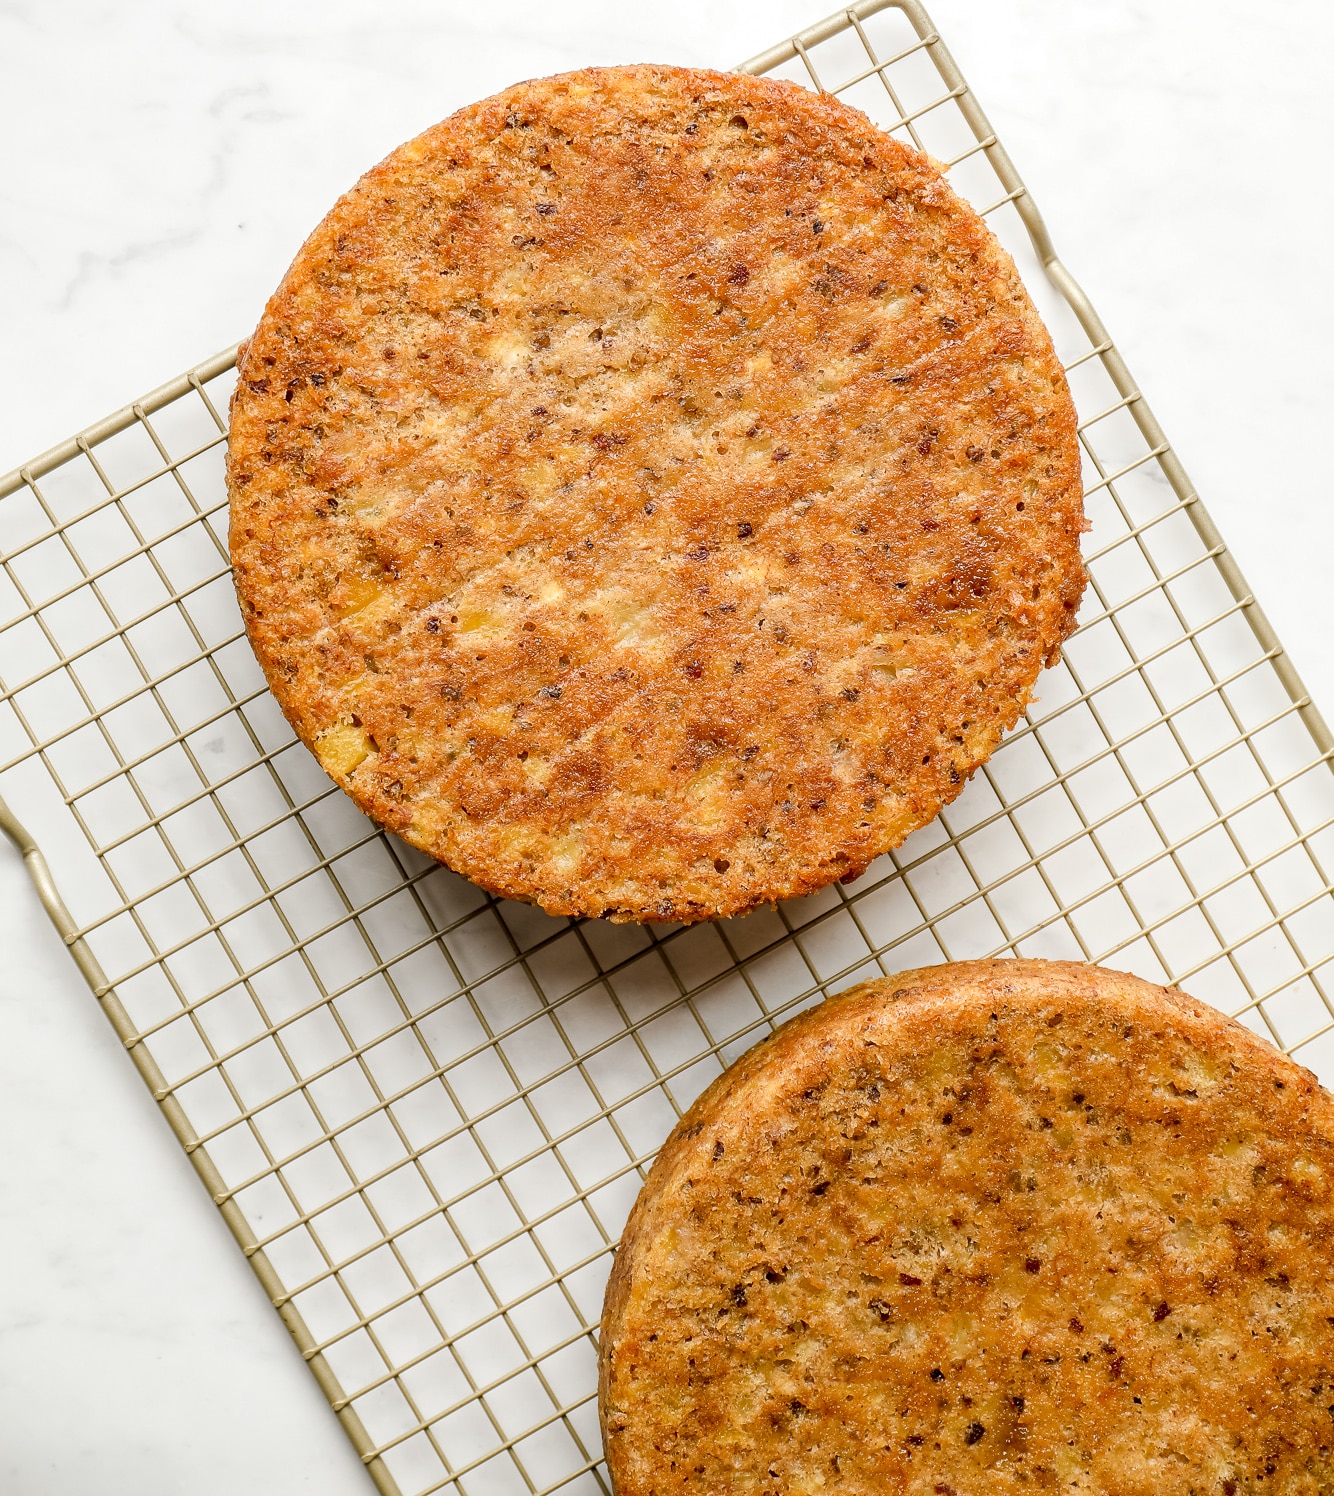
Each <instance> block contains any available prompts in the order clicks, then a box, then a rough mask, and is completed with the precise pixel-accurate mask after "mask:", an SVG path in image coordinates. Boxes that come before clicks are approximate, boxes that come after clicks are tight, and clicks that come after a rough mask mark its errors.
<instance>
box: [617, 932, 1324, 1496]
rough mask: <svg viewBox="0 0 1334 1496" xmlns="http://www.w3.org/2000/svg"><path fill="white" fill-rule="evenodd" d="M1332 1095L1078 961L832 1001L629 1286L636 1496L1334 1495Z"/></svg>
mask: <svg viewBox="0 0 1334 1496" xmlns="http://www.w3.org/2000/svg"><path fill="white" fill-rule="evenodd" d="M1332 1184H1334V1098H1331V1097H1330V1096H1329V1095H1328V1093H1326V1092H1324V1091H1323V1090H1321V1089H1320V1087H1319V1086H1318V1085H1317V1084H1316V1082H1315V1080H1314V1077H1312V1076H1311V1075H1310V1074H1309V1073H1308V1072H1307V1071H1305V1070H1303V1069H1301V1068H1300V1067H1299V1066H1298V1065H1296V1064H1294V1063H1293V1062H1292V1061H1291V1060H1288V1059H1286V1058H1285V1057H1284V1056H1282V1055H1281V1054H1279V1053H1278V1052H1277V1051H1276V1050H1274V1049H1272V1048H1271V1047H1270V1046H1269V1045H1268V1044H1267V1043H1265V1042H1263V1041H1261V1040H1260V1039H1258V1038H1256V1037H1255V1036H1254V1035H1252V1034H1251V1033H1250V1032H1248V1031H1247V1030H1245V1029H1244V1028H1242V1027H1241V1026H1240V1025H1239V1024H1236V1023H1234V1022H1232V1021H1231V1020H1229V1019H1226V1018H1223V1017H1222V1016H1220V1015H1219V1014H1218V1013H1216V1012H1214V1011H1213V1010H1211V1009H1209V1008H1206V1007H1205V1006H1204V1005H1203V1004H1200V1003H1196V1002H1194V1001H1193V1000H1191V999H1190V998H1186V997H1183V996H1182V995H1181V994H1179V993H1176V992H1173V991H1168V990H1165V989H1163V988H1159V987H1154V986H1151V985H1149V984H1148V983H1145V982H1142V981H1140V980H1139V979H1137V978H1135V977H1131V976H1126V975H1124V974H1121V973H1117V972H1111V971H1104V970H1100V969H1098V968H1096V967H1084V966H1079V965H1074V964H1066V963H1046V962H1041V961H995V962H976V963H966V964H962V965H957V966H945V967H936V968H931V969H927V970H921V971H914V972H906V973H903V974H902V975H900V976H898V977H893V978H890V979H888V980H884V981H878V982H873V983H869V984H867V985H865V986H862V987H858V988H856V989H854V990H852V991H850V992H848V993H846V994H844V995H841V996H839V997H837V998H834V999H831V1000H830V1001H829V1002H826V1003H824V1004H823V1005H821V1006H820V1007H818V1008H816V1009H813V1010H810V1011H808V1012H806V1013H804V1014H803V1015H801V1016H800V1017H798V1018H797V1019H795V1020H794V1021H792V1022H791V1023H789V1024H787V1025H785V1026H784V1027H783V1028H781V1029H779V1030H778V1031H777V1033H776V1034H775V1035H774V1036H773V1037H772V1038H771V1039H769V1040H767V1041H766V1042H765V1043H763V1044H761V1045H759V1046H758V1047H757V1048H755V1049H753V1050H751V1051H750V1052H749V1053H748V1054H747V1055H745V1056H743V1058H742V1059H741V1060H740V1061H738V1062H737V1063H736V1064H735V1065H734V1066H733V1067H732V1068H731V1069H730V1070H729V1071H727V1072H726V1073H725V1074H724V1075H723V1076H722V1077H720V1079H719V1080H718V1081H717V1082H715V1084H714V1085H713V1086H712V1087H711V1088H710V1089H709V1090H708V1091H707V1092H706V1093H705V1094H704V1095H703V1096H702V1097H701V1098H700V1099H699V1100H698V1101H697V1102H696V1103H695V1105H694V1106H693V1107H692V1108H691V1109H690V1111H689V1112H688V1113H687V1115H686V1116H685V1117H684V1118H683V1120H682V1122H681V1123H680V1125H679V1126H678V1127H677V1129H676V1130H675V1132H674V1133H673V1134H672V1136H671V1138H670V1139H669V1140H668V1142H667V1143H666V1145H665V1146H664V1148H663V1150H662V1152H661V1154H660V1155H659V1157H658V1160H657V1161H656V1162H655V1164H654V1166H653V1168H652V1170H651V1171H650V1174H649V1177H648V1180H647V1182H646V1184H645V1186H644V1189H643V1191H642V1193H641V1195H640V1198H639V1201H638V1203H637V1205H636V1207H635V1209H634V1211H633V1213H632V1215H631V1218H630V1222H629V1224H628V1226H627V1228H626V1231H625V1235H624V1237H623V1240H622V1243H621V1246H620V1249H619V1251H618V1254H617V1259H616V1264H615V1268H614V1270H613V1274H612V1279H611V1282H610V1284H609V1287H608V1294H607V1302H606V1310H605V1314H604V1318H603V1325H602V1337H601V1356H602V1381H601V1414H602V1420H603V1430H604V1435H605V1439H606V1449H607V1460H608V1464H609V1467H610V1470H611V1474H612V1479H613V1483H614V1487H615V1490H616V1492H617V1496H650V1493H651V1496H678V1493H679V1496H685V1493H695V1496H704V1493H708V1496H722V1493H740V1492H754V1493H784V1496H786V1493H795V1492H811V1491H830V1492H835V1491H836V1492H840V1493H843V1496H883V1493H886V1492H905V1493H912V1496H917V1493H923V1496H926V1493H936V1492H950V1493H952V1496H982V1493H988V1496H993V1493H1015V1496H1017V1493H1020V1492H1024V1493H1032V1492H1037V1491H1077V1492H1082V1493H1088V1496H1215V1493H1217V1496H1239V1493H1243V1492H1245V1493H1259V1492H1264V1493H1281V1496H1298V1493H1301V1496H1317V1493H1324V1492H1328V1491H1331V1490H1334V1415H1332V1413H1331V1409H1332V1408H1334V1196H1332V1195H1331V1185H1332Z"/></svg>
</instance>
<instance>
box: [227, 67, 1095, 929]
mask: <svg viewBox="0 0 1334 1496" xmlns="http://www.w3.org/2000/svg"><path fill="white" fill-rule="evenodd" d="M228 482H229V487H230V493H231V505H232V513H231V545H232V557H233V561H234V564H235V572H236V581H237V587H238V590H239V594H240V599H241V603H242V607H243V611H244V615H245V621H246V626H247V628H248V630H249V633H250V638H251V640H252V642H253V644H254V647H255V651H256V654H257V655H258V657H259V660H260V663H261V665H262V666H263V668H264V670H265V673H266V675H267V676H268V679H269V682H270V684H271V685H272V688H273V690H274V693H275V695H276V696H277V698H278V700H279V702H280V704H281V705H282V708H283V710H284V711H285V712H286V714H287V716H288V718H289V719H290V720H291V722H292V724H293V725H294V727H295V728H296V730H297V732H298V733H299V734H300V735H301V737H302V738H303V739H304V740H305V741H306V742H307V743H309V744H310V745H311V746H312V748H313V749H314V751H315V753H316V754H317V755H318V757H319V759H320V762H321V763H322V764H323V766H324V767H325V769H326V770H327V771H328V772H329V774H330V775H332V777H333V778H334V779H335V780H336V781H337V782H338V783H339V784H340V785H342V786H343V788H344V789H346V790H347V791H348V792H349V793H350V794H351V795H352V797H353V798H354V799H355V800H356V802H357V803H358V804H359V805H360V806H361V807H362V808H363V809H364V810H365V811H366V812H367V813H369V814H370V815H372V816H373V817H375V819H376V820H377V821H379V822H381V823H382V824H383V825H385V826H387V827H389V828H390V829H391V830H393V831H395V832H397V833H398V834H399V835H401V836H403V837H404V838H406V839H407V840H408V841H409V842H411V843H413V844H414V845H416V846H417V847H420V848H421V849H422V850H424V851H426V852H428V853H430V854H431V855H433V856H435V857H437V858H439V859H440V860H441V861H443V862H446V863H448V864H449V865H450V866H452V867H454V868H456V869H457V870H459V871H460V872H462V873H464V874H466V875H467V876H468V877H471V878H473V879H475V880H476V881H478V882H479V883H481V884H483V885H484V886H486V887H488V888H490V889H493V890H495V891H496V892H498V893H501V894H504V895H507V896H510V897H514V898H521V899H527V900H530V901H533V902H536V903H538V904H541V905H542V906H543V907H544V908H546V909H548V910H551V911H553V912H557V913H563V914H593V915H607V916H609V917H611V918H613V919H616V918H633V919H674V920H691V919H698V918H702V917H706V916H712V915H719V914H732V913H737V912H741V911H744V910H746V909H749V908H752V907H754V906H755V905H757V904H761V903H765V902H769V901H772V900H777V899H782V898H787V897H791V896H793V895H797V894H800V893H804V892H808V891H810V890H812V889H815V888H818V887H821V886H822V885H824V884H826V883H828V882H829V881H831V880H832V879H835V878H840V877H852V876H855V875H856V873H858V872H859V871H860V870H861V869H863V868H865V867H866V865H867V864H868V863H869V862H870V861H871V860H872V859H873V858H874V857H876V856H877V855H878V854H880V853H882V852H884V851H885V850H887V849H888V848H890V847H893V846H896V845H897V844H898V843H899V842H901V841H902V840H903V838H904V837H905V836H906V835H907V834H908V833H909V832H910V831H912V830H913V829H915V828H916V827H918V826H920V825H922V824H924V823H925V822H926V821H929V820H930V819H931V818H932V817H933V816H934V815H935V814H936V812H937V811H938V810H939V809H940V807H941V805H942V804H944V803H945V802H947V801H949V800H950V799H952V798H953V797H954V796H955V795H956V794H958V793H959V791H960V789H961V788H962V785H963V783H964V781H965V780H966V778H967V777H968V775H969V774H970V773H971V772H972V770H973V769H974V768H975V767H976V766H977V765H978V764H979V763H981V762H982V761H984V760H985V759H986V758H987V756H988V755H989V754H990V753H991V752H992V750H993V749H994V748H995V746H996V744H997V742H998V741H999V739H1000V737H1001V734H1002V733H1003V732H1004V731H1005V729H1007V728H1008V727H1010V726H1011V725H1012V724H1013V723H1014V721H1015V720H1016V718H1017V716H1018V714H1019V713H1020V712H1021V711H1022V709H1023V707H1024V704H1025V702H1026V700H1027V698H1028V695H1029V692H1030V690H1031V688H1032V685H1033V682H1034V679H1035V677H1036V675H1037V673H1038V671H1039V669H1040V668H1041V666H1042V663H1043V661H1044V660H1049V659H1051V658H1053V657H1054V655H1055V653H1056V652H1057V650H1058V649H1059V646H1060V643H1061V641H1062V640H1063V639H1064V638H1065V636H1066V635H1067V634H1068V632H1069V631H1070V629H1071V628H1072V626H1073V622H1074V616H1075V609H1076V606H1077V604H1078V601H1079V597H1080V593H1081V589H1082V587H1083V583H1084V573H1083V569H1082V565H1081V562H1080V559H1079V551H1078V536H1079V532H1080V530H1081V527H1082V524H1083V512H1082V501H1081V490H1080V465H1079V458H1078V451H1077V444H1076V438H1075V416H1074V412H1073V408H1072V405H1071V402H1070V397H1069V393H1068V390H1067V388H1066V384H1065V380H1064V376H1063V373H1062V370H1061V368H1060V365H1059V363H1058V361H1057V359H1056V357H1055V355H1054V353H1053V351H1052V347H1051V342H1050V339H1049V338H1048V336H1047V333H1046V330H1045V329H1044V328H1043V326H1042V324H1041V322H1040V320H1039V319H1038V316H1037V314H1036V312H1035V311H1034V309H1033V306H1032V304H1031V303H1030V301H1029V299H1028V297H1027V295H1026V293H1025V292H1024V290H1023V287H1022V286H1021V284H1020V282H1019V280H1018V277H1017V275H1016V273H1015V270H1014V266H1013V265H1012V263H1011V262H1010V260H1009V258H1008V257H1007V256H1006V254H1005V253H1004V252H1003V251H1002V250H1001V249H1000V247H999V246H998V245H997V243H996V241H995V239H994V237H993V236H992V235H991V233H990V231H989V230H988V229H987V227H986V226H985V224H984V223H983V222H982V221H981V219H980V218H979V217H978V216H977V214H975V213H974V212H973V211H972V209H970V208H969V207H968V206H966V205H965V204H964V203H963V202H961V201H960V200H959V198H957V197H956V196H955V195H954V193H953V192H952V191H951V190H950V189H949V187H948V186H947V185H946V183H945V181H944V179H943V178H942V176H941V174H940V172H939V171H938V170H937V168H936V167H935V166H934V165H933V164H932V163H931V162H930V161H929V160H927V158H925V157H924V156H922V155H920V154H918V153H917V152H915V151H912V150H910V149H908V148H907V147H905V146H903V145H901V144H899V143H898V142H896V141H894V140H892V139H890V138H889V137H887V136H886V135H884V134H882V133H881V132H880V131H878V130H876V129H875V128H874V127H873V126H872V125H871V124H870V123H869V122H868V121H867V120H866V119H865V117H864V116H862V115H861V114H859V113H857V112H856V111H855V110H852V109H850V108H848V107H847V106H845V105H843V104H841V103H839V102H838V101H837V100H835V99H832V98H827V97H822V96H820V95H816V94H813V93H810V92H808V91H806V90H804V89H801V88H798V87H796V86H794V85H791V84H785V83H778V82H774V81H770V80H765V79H755V78H747V77H739V76H733V75H726V74H720V73H704V72H693V71H687V70H682V69H674V68H665V67H627V68H610V69H593V70H588V71H586V72H581V73H572V74H568V75H566V76H564V77H559V78H553V79H549V80H546V81H543V82H536V83H525V84H520V85H518V86H517V87H515V88H513V89H511V90H509V91H508V92H506V93H504V94H501V95H499V96H498V97H496V98H493V99H488V100H486V101H484V102H482V103H480V104H477V105H475V106H473V107H471V108H469V109H465V110H463V111H462V112H461V113H459V114H456V115H454V116H452V117H451V118H450V119H447V120H445V121H444V122H443V123H442V124H440V125H438V126H436V127H435V128H434V129H432V130H429V131H427V132H426V133H425V134H424V135H422V136H420V137H419V138H418V139H416V140H413V141H410V142H409V143H408V144H407V145H405V146H403V147H402V148H401V149H400V150H398V151H396V152H395V153H394V154H393V155H392V156H390V157H389V158H388V159H387V160H386V161H385V162H384V163H383V164H382V165H380V166H378V167H376V168H375V169H374V170H373V171H371V172H370V173H368V174H367V176H365V177H364V178H363V179H362V181H361V182H360V183H359V184H358V185H357V186H356V187H355V188H354V189H353V190H352V191H351V192H350V193H349V194H348V195H347V196H346V197H344V198H343V199H342V200H341V201H340V202H339V203H338V204H337V206H336V207H335V208H334V209H333V211H332V212H331V213H330V214H329V216H328V218H327V219H326V220H325V221H324V223H323V224H321V225H320V227H319V228H318V229H317V230H316V232H315V233H314V235H313V236H312V237H311V239H310V240H309V242H308V243H307V244H306V245H305V247H304V248H303V249H302V250H301V253H300V254H299V255H298V257H297V259H296V261H295V263H294V264H293V266H292V268H291V270H290V271H289V272H288V275H287V277H286V279H285V280H284V281H283V284H282V286H281V287H280V288H279V290H278V291H277V293H276V294H275V295H274V297H273V299H272V300H271V301H270V303H269V305H268V307H267V308H266V310H265V312H264V316H263V318H262V320H261V322H260V325H259V327H258V329H257V331H256V332H255V334H254V336H253V337H252V338H251V340H250V342H249V345H248V346H247V348H246V350H245V352H244V355H243V357H242V360H241V366H240V380H239V382H238V385H237V390H236V395H235V399H234V402H233V406H232V422H231V435H230V446H229V453H228Z"/></svg>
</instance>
